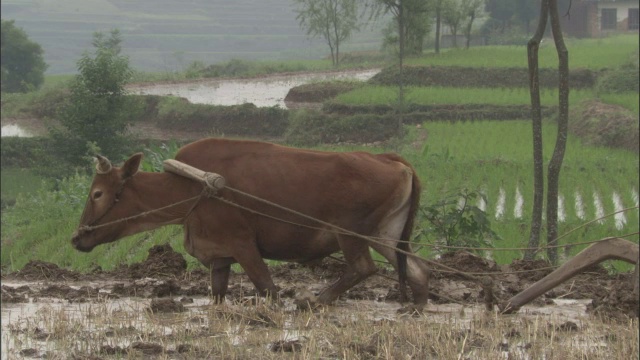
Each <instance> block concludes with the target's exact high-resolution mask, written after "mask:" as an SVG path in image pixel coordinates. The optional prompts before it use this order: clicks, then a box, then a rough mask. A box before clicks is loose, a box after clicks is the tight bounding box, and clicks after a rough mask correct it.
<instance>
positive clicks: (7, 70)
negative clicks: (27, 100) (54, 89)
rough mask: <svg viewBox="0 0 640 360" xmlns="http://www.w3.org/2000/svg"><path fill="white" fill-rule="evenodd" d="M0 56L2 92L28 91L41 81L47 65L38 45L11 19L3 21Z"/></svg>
mask: <svg viewBox="0 0 640 360" xmlns="http://www.w3.org/2000/svg"><path fill="white" fill-rule="evenodd" d="M1 23H2V26H1V29H0V37H1V39H0V44H1V50H0V54H1V55H0V56H1V58H2V59H1V61H0V63H1V64H2V66H1V67H2V74H1V80H0V83H1V84H2V85H1V88H2V91H6V92H28V91H33V90H36V89H38V88H39V87H40V86H41V85H42V83H43V82H44V71H45V70H46V69H47V64H46V63H45V62H44V59H43V57H42V54H43V50H42V47H41V46H40V44H38V43H35V42H33V41H31V40H29V37H28V36H27V33H26V32H25V31H24V30H22V29H21V28H19V27H16V26H15V21H14V20H2V21H1Z"/></svg>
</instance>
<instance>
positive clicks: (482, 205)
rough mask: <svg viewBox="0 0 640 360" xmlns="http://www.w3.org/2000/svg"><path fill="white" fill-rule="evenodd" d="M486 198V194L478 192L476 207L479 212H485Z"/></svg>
mask: <svg viewBox="0 0 640 360" xmlns="http://www.w3.org/2000/svg"><path fill="white" fill-rule="evenodd" d="M486 197H487V195H486V192H485V191H484V190H482V191H480V196H479V197H478V202H477V203H476V206H477V207H478V209H480V210H481V211H486V209H487V201H486V200H485V198H486Z"/></svg>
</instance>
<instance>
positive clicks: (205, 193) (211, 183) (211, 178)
mask: <svg viewBox="0 0 640 360" xmlns="http://www.w3.org/2000/svg"><path fill="white" fill-rule="evenodd" d="M170 161H173V160H170ZM165 165H166V164H165ZM192 169H194V168H192ZM165 170H168V171H170V172H174V173H177V174H178V175H181V176H185V177H188V178H191V179H194V180H197V181H200V182H201V183H202V184H203V190H202V192H201V193H200V194H199V195H196V196H193V197H191V198H188V199H185V200H181V201H178V202H175V203H172V204H169V205H166V206H163V207H160V208H156V209H152V210H149V211H145V212H142V213H140V214H137V215H133V216H129V217H125V218H121V219H118V220H114V221H110V222H106V223H104V224H99V225H93V224H95V223H97V222H99V221H100V220H101V219H102V218H104V217H105V216H106V215H107V214H108V213H109V212H110V211H111V209H112V208H113V207H114V206H115V205H116V204H117V203H118V202H119V196H120V194H121V193H122V191H123V188H124V185H125V182H126V180H123V181H122V182H121V184H120V188H119V189H118V191H117V192H116V196H115V197H114V201H113V202H112V204H111V206H110V207H109V208H108V209H107V211H106V212H105V213H104V214H102V215H101V216H100V217H99V218H98V219H96V220H95V221H92V222H91V224H89V225H82V226H80V227H79V228H78V230H77V233H78V234H79V235H81V234H84V233H86V232H90V231H93V230H96V229H99V228H103V227H107V226H111V225H115V224H118V223H121V222H127V221H130V220H134V219H138V218H141V217H145V216H148V215H150V214H153V213H156V212H160V211H163V210H166V209H170V208H173V207H175V206H179V205H182V204H185V203H189V202H193V204H192V205H191V207H190V208H189V210H188V211H187V212H186V213H185V215H184V216H183V218H182V222H183V223H184V222H186V220H187V219H188V218H189V216H190V215H191V214H192V213H193V211H194V210H195V208H196V207H197V206H198V204H200V202H201V201H202V200H203V199H204V198H210V199H215V200H218V201H220V202H223V203H225V204H227V205H229V206H233V207H235V208H238V209H241V210H244V211H247V212H249V213H252V214H255V215H259V216H261V217H265V218H268V219H272V220H275V221H279V222H282V223H287V224H291V225H294V226H298V227H304V228H308V229H312V230H318V231H331V232H333V233H335V234H339V235H348V236H353V237H357V238H360V239H364V240H366V241H368V242H371V243H375V244H378V245H380V246H383V247H386V248H389V249H392V250H394V251H396V252H399V253H402V254H405V255H407V256H409V257H412V258H415V259H417V260H420V261H424V262H426V263H428V264H430V265H433V266H435V267H436V268H440V269H441V270H437V271H440V272H445V273H455V274H459V275H461V276H463V277H465V278H466V279H468V280H471V281H475V282H478V283H482V282H483V279H481V278H477V277H476V276H482V275H485V276H486V275H496V273H472V272H463V271H460V270H458V269H454V268H451V267H449V266H446V265H444V264H441V263H439V262H436V261H433V260H429V259H425V258H423V257H421V256H419V255H417V254H414V253H412V252H408V251H404V250H402V249H398V248H397V247H395V246H392V245H389V244H387V243H385V242H383V241H385V240H386V241H393V242H395V243H398V242H410V243H413V242H411V241H407V240H400V239H389V238H382V237H374V236H365V235H361V234H358V233H356V232H353V231H350V230H347V229H344V228H341V227H339V226H337V225H334V224H331V223H329V222H326V221H323V220H320V219H317V218H314V217H312V216H309V215H306V214H303V213H301V212H299V211H296V210H293V209H290V208H287V207H284V206H281V205H279V204H276V203H274V202H271V201H269V200H266V199H263V198H260V197H257V196H254V195H251V194H249V193H246V192H244V191H241V190H239V189H235V188H233V187H230V186H227V185H226V184H225V183H224V178H222V177H221V176H219V175H217V174H214V173H209V172H203V171H201V170H197V169H195V170H196V171H197V175H192V174H184V173H179V172H176V171H174V169H173V168H171V169H167V166H165ZM220 179H222V181H220ZM222 188H224V189H226V190H228V191H230V192H233V193H235V194H238V195H241V196H243V197H246V198H249V199H252V200H255V201H258V202H261V203H264V204H267V205H269V206H271V207H274V208H276V209H279V210H283V211H285V212H288V213H290V214H293V215H296V216H299V217H301V218H304V219H307V220H310V221H312V222H314V223H317V224H320V225H323V226H325V227H328V229H327V228H320V227H317V226H311V225H305V224H300V223H296V222H293V221H288V220H284V219H281V218H278V217H275V216H272V215H269V214H266V213H264V212H260V211H257V210H254V209H251V208H248V207H245V206H243V205H240V204H238V203H236V202H234V201H231V200H229V199H225V198H223V197H221V196H220V195H219V193H218V191H219V190H221V189H222ZM637 208H638V206H635V207H631V208H627V209H623V210H619V211H616V212H614V213H611V214H608V215H605V216H603V217H602V218H606V217H609V216H613V215H615V214H617V213H619V212H624V211H628V210H630V209H637ZM600 219H601V218H600ZM597 220H599V219H595V220H593V221H590V222H587V223H586V224H583V225H581V226H579V227H577V228H575V229H573V230H571V231H569V232H568V233H571V232H573V231H575V230H578V229H580V228H582V227H584V226H586V225H588V224H590V223H592V222H594V221H597ZM568 233H565V234H563V235H562V236H560V237H558V238H557V239H556V240H558V239H560V238H562V237H564V236H566V235H567V234H568ZM635 234H638V233H637V232H636V233H632V234H627V235H625V236H630V235H635ZM604 240H606V239H601V240H595V241H585V242H580V243H572V244H567V245H550V246H546V247H539V248H471V247H463V246H444V245H433V244H422V245H428V246H432V247H435V248H449V249H465V250H488V251H496V250H505V251H514V250H529V249H532V250H537V251H540V250H542V249H544V248H561V247H567V246H575V245H583V244H593V243H597V242H601V241H604ZM557 267H558V266H549V267H544V268H539V269H532V270H521V271H512V272H508V273H504V272H501V273H500V274H502V275H504V274H516V273H526V272H534V271H540V270H548V269H554V268H557Z"/></svg>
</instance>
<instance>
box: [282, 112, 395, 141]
mask: <svg viewBox="0 0 640 360" xmlns="http://www.w3.org/2000/svg"><path fill="white" fill-rule="evenodd" d="M397 126H398V122H397V119H396V118H395V116H393V115H390V114H389V115H370V114H356V115H352V116H340V115H332V114H323V113H320V112H318V111H313V110H301V111H298V112H295V113H294V115H292V116H291V121H290V125H289V129H288V130H287V133H286V134H285V140H286V142H287V143H290V144H295V145H305V146H311V145H317V144H320V143H340V142H356V143H371V142H376V141H385V140H388V139H390V138H391V137H393V136H394V135H396V134H397Z"/></svg>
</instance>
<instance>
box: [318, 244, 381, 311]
mask: <svg viewBox="0 0 640 360" xmlns="http://www.w3.org/2000/svg"><path fill="white" fill-rule="evenodd" d="M338 241H339V243H340V248H341V249H342V253H343V254H344V258H345V261H346V263H347V270H346V272H345V273H344V274H342V276H340V278H339V279H338V281H336V282H335V283H333V284H332V285H331V286H329V287H328V288H326V289H324V290H323V291H322V292H321V293H320V295H318V302H319V303H321V304H330V303H332V302H333V301H335V300H336V299H337V298H338V296H340V295H342V294H343V293H344V292H345V291H347V290H349V289H351V288H352V287H354V286H355V285H357V284H358V283H360V282H361V281H362V280H364V279H366V278H368V277H369V276H371V275H373V274H374V273H375V272H376V271H377V268H376V265H375V264H374V263H373V259H372V258H371V254H369V245H368V244H367V243H366V242H364V241H362V240H360V239H357V238H353V237H343V236H341V237H340V239H339V240H338Z"/></svg>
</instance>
